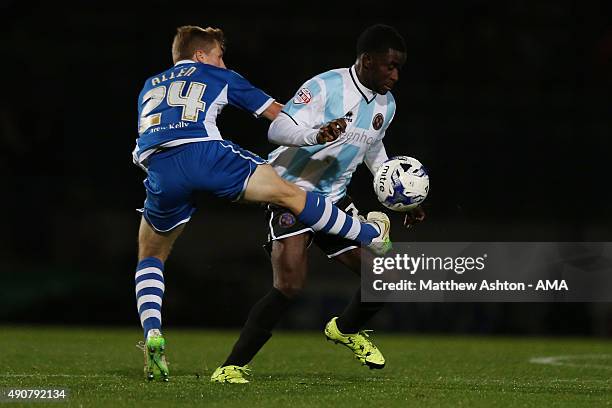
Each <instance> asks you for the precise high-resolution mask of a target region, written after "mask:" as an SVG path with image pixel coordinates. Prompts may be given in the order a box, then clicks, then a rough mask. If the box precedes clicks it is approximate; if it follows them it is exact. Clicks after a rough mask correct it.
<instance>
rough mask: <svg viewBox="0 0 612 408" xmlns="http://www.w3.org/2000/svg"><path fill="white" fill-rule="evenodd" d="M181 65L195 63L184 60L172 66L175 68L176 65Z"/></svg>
mask: <svg viewBox="0 0 612 408" xmlns="http://www.w3.org/2000/svg"><path fill="white" fill-rule="evenodd" d="M181 64H195V61H193V60H189V59H184V60H180V61H177V62H176V64H174V66H175V67H176V66H177V65H181Z"/></svg>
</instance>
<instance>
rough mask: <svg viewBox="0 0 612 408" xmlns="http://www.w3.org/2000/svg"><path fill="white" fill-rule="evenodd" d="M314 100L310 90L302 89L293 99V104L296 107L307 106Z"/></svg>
mask: <svg viewBox="0 0 612 408" xmlns="http://www.w3.org/2000/svg"><path fill="white" fill-rule="evenodd" d="M311 99H312V94H311V93H310V90H309V89H308V88H302V89H300V90H299V91H298V93H297V94H296V95H295V98H293V103H295V104H296V105H301V104H306V103H308V102H310V100H311Z"/></svg>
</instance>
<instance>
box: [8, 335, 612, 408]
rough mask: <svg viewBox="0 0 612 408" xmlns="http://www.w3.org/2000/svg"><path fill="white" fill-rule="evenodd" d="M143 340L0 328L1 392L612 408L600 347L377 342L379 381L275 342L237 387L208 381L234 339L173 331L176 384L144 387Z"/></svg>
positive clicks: (321, 349)
mask: <svg viewBox="0 0 612 408" xmlns="http://www.w3.org/2000/svg"><path fill="white" fill-rule="evenodd" d="M140 334H141V333H140V331H138V330H135V329H134V330H128V329H89V328H83V329H78V328H59V327H49V328H46V327H40V328H25V327H22V328H15V327H0V345H1V347H2V353H1V354H0V363H1V369H0V388H3V389H7V388H21V389H24V388H30V389H31V388H38V389H40V388H45V389H49V388H58V387H62V388H68V389H69V390H70V396H69V398H68V400H67V401H65V402H59V403H57V402H56V403H51V404H45V403H37V404H36V405H35V406H45V405H50V406H54V407H60V406H84V407H94V406H113V407H121V406H152V405H155V406H166V407H174V406H205V407H234V406H236V407H238V406H240V407H248V408H252V407H286V406H291V407H292V408H294V407H302V406H309V407H310V406H313V407H361V406H364V407H365V406H367V407H409V406H415V407H440V406H442V407H444V406H453V407H456V406H465V407H474V406H482V407H491V406H495V407H500V406H517V407H518V406H520V407H543V406H546V407H549V406H550V407H562V406H567V407H576V406H610V405H612V381H611V378H612V343H611V342H608V341H604V340H589V339H574V338H572V339H568V338H499V337H451V336H446V337H444V336H418V335H403V334H402V335H400V334H374V339H375V340H376V343H377V344H378V345H379V347H380V349H381V351H382V352H383V353H384V354H385V357H386V358H387V367H386V368H385V369H383V370H378V371H375V370H369V369H367V368H365V367H362V366H361V365H359V363H358V362H357V360H355V359H353V357H352V355H351V354H350V352H349V351H348V350H347V349H345V348H344V347H342V346H339V345H334V344H332V343H331V342H326V341H325V339H324V337H323V334H322V333H313V332H279V333H277V334H276V335H275V336H274V337H273V338H272V340H271V341H270V342H269V343H268V344H267V345H266V346H265V347H264V349H263V350H262V352H261V353H260V355H259V356H257V357H256V359H255V361H254V362H253V364H252V368H253V371H252V373H253V376H252V377H251V380H252V382H251V383H250V384H246V385H233V384H232V385H230V384H211V383H210V382H209V377H210V374H211V373H212V371H213V370H214V369H215V368H216V367H217V366H218V365H219V364H220V363H221V362H222V361H223V359H224V357H225V356H226V354H227V353H228V351H229V349H230V348H231V346H232V344H233V341H234V340H235V338H236V335H237V332H217V331H195V330H193V331H188V330H173V329H172V328H169V329H167V330H166V332H165V335H166V340H167V343H168V349H167V356H168V360H169V362H170V374H171V380H170V382H169V383H160V382H157V383H147V382H145V380H144V379H143V376H142V365H143V358H142V352H141V351H140V350H138V349H137V348H136V347H135V344H136V342H137V341H138V340H140ZM532 359H539V360H535V361H539V362H540V363H536V362H533V361H532ZM162 404H163V405H162ZM0 405H2V403H0Z"/></svg>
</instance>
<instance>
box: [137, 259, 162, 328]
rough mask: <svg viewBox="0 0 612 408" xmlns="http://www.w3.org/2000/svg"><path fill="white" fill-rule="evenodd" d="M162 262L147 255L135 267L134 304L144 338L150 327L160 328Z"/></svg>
mask: <svg viewBox="0 0 612 408" xmlns="http://www.w3.org/2000/svg"><path fill="white" fill-rule="evenodd" d="M163 270H164V264H163V263H162V261H160V260H159V259H157V258H153V257H149V258H145V259H143V260H142V261H140V262H138V266H137V267H136V277H135V283H136V304H137V308H138V314H139V315H140V324H142V328H143V329H144V336H145V339H146V338H147V333H148V332H149V330H151V329H158V330H161V321H162V317H161V307H162V299H163V297H164V273H163Z"/></svg>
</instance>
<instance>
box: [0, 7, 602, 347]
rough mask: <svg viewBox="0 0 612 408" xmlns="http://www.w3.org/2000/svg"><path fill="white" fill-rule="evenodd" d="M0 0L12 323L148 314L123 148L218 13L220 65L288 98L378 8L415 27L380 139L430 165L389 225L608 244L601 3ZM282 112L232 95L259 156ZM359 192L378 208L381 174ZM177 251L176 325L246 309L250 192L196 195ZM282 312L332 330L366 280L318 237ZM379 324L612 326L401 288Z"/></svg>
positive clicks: (379, 16)
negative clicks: (139, 297) (272, 115)
mask: <svg viewBox="0 0 612 408" xmlns="http://www.w3.org/2000/svg"><path fill="white" fill-rule="evenodd" d="M402 5H403V6H402V7H403V8H402V9H401V10H400V9H399V8H398V7H399V6H398V4H395V3H391V2H370V1H367V2H366V1H353V2H350V3H344V4H341V3H338V4H336V3H334V2H325V3H322V2H321V3H319V2H299V3H295V2H294V3H292V4H288V3H287V2H278V3H274V2H267V3H261V4H256V5H255V4H253V3H252V2H225V3H223V4H220V3H217V2H214V3H213V2H198V3H195V2H177V1H148V2H146V3H142V4H140V3H139V4H136V3H131V2H118V1H105V2H100V3H91V4H88V5H80V6H75V5H70V4H67V3H66V4H61V3H48V2H45V3H43V2H40V3H28V4H27V5H24V4H22V2H16V1H1V2H0V23H1V30H2V36H1V37H0V42H1V44H2V60H3V64H2V71H1V72H0V74H1V78H2V86H3V92H2V95H3V97H2V98H0V146H1V148H0V172H1V174H2V176H1V180H2V186H1V190H0V191H1V192H2V195H1V197H2V198H1V204H0V205H1V207H0V210H1V211H2V215H3V216H2V233H1V237H2V238H1V240H2V241H1V245H0V272H1V276H2V283H1V284H0V292H1V296H0V321H1V322H10V323H24V324H30V323H65V324H85V323H87V324H129V325H132V326H137V325H138V317H137V313H136V310H135V300H134V293H133V271H134V267H135V264H136V259H135V257H136V233H137V226H138V223H139V216H138V215H137V213H136V212H135V209H136V208H137V207H140V206H141V204H142V202H143V200H144V189H143V186H142V184H141V182H142V180H143V179H144V173H143V172H142V171H141V170H140V169H139V168H137V167H136V166H134V165H133V164H132V163H131V151H132V149H133V147H134V141H135V138H136V137H137V132H136V122H137V118H136V103H137V101H136V99H137V96H138V93H139V91H140V89H141V87H142V85H143V82H144V80H145V79H146V78H147V77H148V76H151V75H153V74H156V73H158V72H160V71H163V70H165V69H167V68H168V67H169V66H170V65H171V64H172V61H171V53H170V46H171V43H172V37H173V35H174V32H175V29H176V27H177V26H179V25H184V24H195V25H201V26H208V25H211V26H217V27H221V28H222V29H223V30H224V31H225V33H226V36H227V39H228V42H227V47H228V49H227V52H226V56H225V61H226V64H227V65H228V67H229V68H231V69H234V70H236V71H238V72H240V73H242V74H243V75H244V76H246V77H247V78H248V79H249V80H250V81H251V82H252V83H254V84H255V85H256V86H258V87H260V88H262V89H264V90H265V91H266V92H268V93H269V94H271V95H273V96H274V97H275V98H276V99H278V100H279V101H280V102H286V101H287V100H288V99H289V98H290V97H292V95H293V93H294V92H295V90H296V89H297V88H298V87H299V86H300V84H302V83H303V82H304V81H305V80H307V79H308V78H310V77H312V76H313V75H316V74H318V73H320V72H323V71H326V70H328V69H333V68H339V67H347V66H350V65H351V64H352V63H353V62H354V60H355V51H354V49H355V42H356V39H357V37H358V35H359V33H360V32H361V31H362V30H363V29H364V28H366V27H367V26H368V25H370V24H373V23H378V22H384V23H387V24H391V25H393V26H395V27H396V28H397V29H398V30H399V31H400V32H401V33H402V34H403V35H404V37H405V39H406V42H407V44H408V54H407V55H408V59H407V62H406V65H405V67H404V68H403V71H402V72H401V79H400V82H399V83H398V85H397V88H396V89H395V90H394V91H393V93H394V96H395V98H396V101H397V114H396V116H395V119H394V122H393V124H392V126H391V127H390V129H389V131H388V132H387V137H386V139H385V144H386V147H387V151H388V152H389V153H390V154H391V155H397V154H407V155H410V156H414V157H416V158H418V159H419V160H421V161H422V162H423V163H424V164H425V166H426V167H427V168H428V170H429V173H430V178H431V193H430V195H429V197H428V199H427V201H426V205H425V208H426V211H427V213H428V219H427V221H426V223H424V224H422V225H420V226H418V228H415V229H413V230H411V231H406V230H403V229H402V228H401V227H400V223H401V217H400V216H399V215H397V214H396V215H394V214H392V220H393V221H394V229H393V238H394V240H395V241H413V240H418V241H611V240H612V230H611V227H612V222H611V221H612V217H611V216H610V211H609V210H610V204H609V202H608V197H609V196H610V194H609V190H610V171H609V165H610V160H609V157H610V150H611V148H612V142H611V141H610V136H611V130H612V125H611V114H610V109H611V108H612V104H611V100H610V96H611V93H610V90H611V87H610V85H611V83H612V3H611V2H609V1H607V2H606V1H601V2H597V1H591V2H582V1H538V2H532V1H508V2H485V1H463V2H455V1H429V2H402ZM267 126H268V123H267V121H266V120H265V119H260V120H255V119H253V118H251V117H250V116H249V115H248V114H245V113H244V112H241V111H239V110H238V109H235V108H231V107H230V108H227V109H225V110H224V112H223V114H222V115H221V116H220V118H219V127H220V129H221V131H222V134H223V135H224V137H225V138H227V139H230V140H232V141H234V142H237V143H238V144H240V145H242V146H243V147H246V148H248V149H250V150H252V151H255V152H257V153H259V154H261V155H266V154H267V153H268V152H270V151H271V150H272V149H273V148H274V146H272V145H270V144H269V143H268V142H267V140H266V131H267ZM363 167H364V168H362V169H360V170H359V171H358V172H357V174H356V175H355V177H354V178H353V183H352V185H351V187H350V189H349V192H350V193H351V195H352V196H353V197H354V198H355V199H356V202H357V204H358V207H360V208H361V210H362V212H367V210H374V209H380V206H379V205H378V204H377V202H376V200H375V198H374V195H373V194H372V189H371V175H370V174H369V172H368V171H367V169H365V166H363ZM199 203H200V206H199V210H198V212H197V213H196V216H195V217H194V219H193V220H192V221H191V222H190V223H189V226H188V228H187V229H186V232H185V233H184V235H183V236H182V237H181V238H180V239H179V241H178V242H177V246H176V249H175V251H174V253H173V255H172V257H171V259H170V260H169V261H168V263H167V265H166V273H165V275H166V296H165V299H164V321H165V323H166V324H167V325H171V326H179V325H189V326H197V327H237V326H239V325H241V324H242V322H243V321H244V319H245V317H246V313H247V312H248V309H249V307H250V306H251V305H252V304H253V303H254V302H255V301H256V300H257V299H258V298H259V297H260V296H261V295H263V294H264V293H265V292H266V291H267V290H268V288H269V287H270V285H271V270H270V266H269V262H268V259H267V257H266V255H265V253H264V252H263V250H262V249H261V244H262V243H263V240H264V238H265V223H264V218H263V213H262V211H261V209H260V208H258V207H257V206H254V205H235V204H232V205H229V204H228V203H226V202H222V201H219V200H216V199H213V198H210V197H207V196H203V197H200V201H199ZM311 256H312V259H311V261H312V262H311V274H310V277H309V282H308V287H307V289H306V291H305V292H304V294H303V296H302V297H301V299H300V301H299V302H298V304H297V305H296V306H295V308H294V310H293V311H292V313H290V315H289V316H288V317H287V318H286V319H285V320H284V321H283V323H282V327H284V328H320V327H321V324H322V323H323V322H325V321H326V320H328V319H329V317H330V316H331V315H334V314H337V313H338V312H339V311H340V310H342V308H343V306H344V304H345V302H346V301H347V299H348V297H349V296H351V294H352V293H353V292H354V290H355V289H356V288H357V286H358V284H359V281H358V279H357V277H355V276H353V275H352V274H351V273H350V272H348V271H346V270H343V269H342V267H341V266H339V265H336V264H334V263H332V262H328V261H326V260H325V258H323V257H322V256H321V254H320V252H319V251H318V249H315V248H313V249H312V250H311ZM372 324H373V326H374V327H376V328H379V329H386V330H408V331H413V332H425V331H439V332H448V333H451V332H463V333H517V334H524V333H529V334H587V335H608V334H612V307H611V305H610V304H535V303H531V304H425V303H424V304H395V305H392V306H390V307H388V308H387V309H386V310H385V311H384V312H382V313H381V314H380V315H379V316H377V318H376V319H375V320H374V321H373V322H372Z"/></svg>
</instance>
